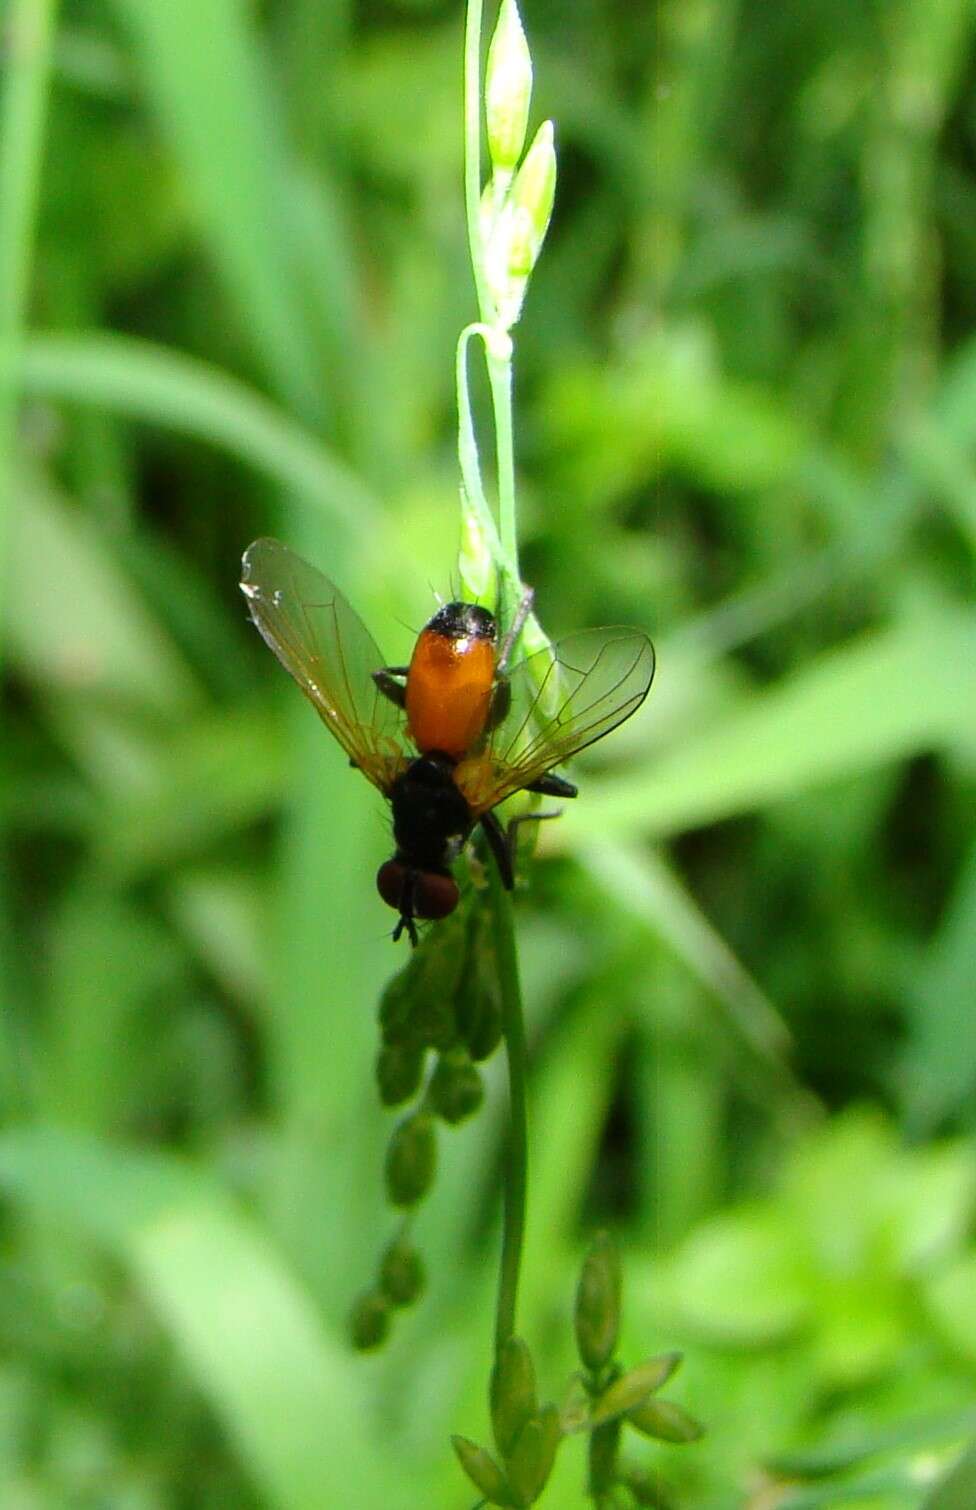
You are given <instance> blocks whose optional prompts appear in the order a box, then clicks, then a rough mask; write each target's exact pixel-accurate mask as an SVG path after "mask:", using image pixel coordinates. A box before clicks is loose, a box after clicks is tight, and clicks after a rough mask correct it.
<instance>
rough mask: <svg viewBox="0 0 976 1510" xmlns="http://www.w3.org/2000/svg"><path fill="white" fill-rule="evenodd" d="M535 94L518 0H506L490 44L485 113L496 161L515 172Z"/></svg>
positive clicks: (501, 168)
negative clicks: (531, 101)
mask: <svg viewBox="0 0 976 1510" xmlns="http://www.w3.org/2000/svg"><path fill="white" fill-rule="evenodd" d="M531 98H532V59H531V58H530V56H529V45H528V43H527V42H526V40H525V32H524V31H523V30H522V19H521V17H520V16H519V13H518V6H517V5H516V4H515V0H502V4H501V9H500V10H499V12H498V22H497V25H496V26H495V31H494V35H493V36H492V39H491V43H490V45H489V48H488V63H487V70H486V73H485V113H486V115H487V119H488V150H489V152H490V153H491V160H492V164H493V165H494V167H495V169H496V170H498V171H500V172H502V173H509V174H511V173H512V172H513V171H514V169H515V168H516V167H517V166H518V160H519V158H520V157H521V155H522V148H523V146H524V145H525V128H526V126H527V125H528V120H529V101H530V99H531Z"/></svg>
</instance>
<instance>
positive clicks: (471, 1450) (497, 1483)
mask: <svg viewBox="0 0 976 1510" xmlns="http://www.w3.org/2000/svg"><path fill="white" fill-rule="evenodd" d="M491 1423H492V1432H493V1435H494V1438H495V1447H496V1449H497V1452H498V1456H499V1458H500V1459H501V1463H499V1461H498V1459H496V1458H495V1457H493V1456H492V1454H491V1453H490V1452H488V1450H487V1449H486V1448H484V1447H479V1446H478V1444H477V1443H476V1442H471V1441H469V1440H468V1438H467V1437H458V1436H456V1437H453V1438H452V1441H453V1443H454V1451H455V1452H456V1453H457V1456H458V1461H459V1462H460V1464H461V1467H462V1468H463V1469H464V1471H465V1473H466V1474H467V1475H468V1478H469V1479H470V1480H471V1482H472V1483H473V1484H474V1486H475V1488H476V1489H477V1490H478V1491H479V1492H480V1493H481V1494H482V1495H483V1496H484V1498H485V1500H486V1501H487V1502H488V1504H489V1505H508V1506H515V1507H524V1506H528V1505H534V1504H535V1502H536V1500H537V1499H538V1498H539V1496H540V1494H541V1493H542V1491H543V1489H544V1488H545V1487H546V1484H547V1483H548V1481H549V1476H550V1474H551V1473H552V1467H553V1464H554V1462H555V1460H556V1451H557V1449H558V1447H559V1443H560V1441H561V1440H562V1436H563V1429H562V1424H561V1422H560V1418H559V1411H558V1410H557V1408H556V1406H555V1405H542V1406H540V1405H539V1401H538V1396H537V1392H536V1381H535V1367H534V1365H533V1362H532V1355H531V1353H530V1352H529V1349H528V1347H527V1345H526V1344H525V1343H524V1342H523V1341H522V1339H521V1338H520V1337H510V1338H509V1340H508V1341H507V1342H506V1343H505V1345H504V1346H503V1347H502V1348H501V1349H500V1351H499V1353H498V1357H497V1358H496V1360H495V1367H494V1369H493V1370H492V1375H491Z"/></svg>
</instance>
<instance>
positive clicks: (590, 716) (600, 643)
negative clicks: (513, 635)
mask: <svg viewBox="0 0 976 1510" xmlns="http://www.w3.org/2000/svg"><path fill="white" fill-rule="evenodd" d="M653 677H654V647H653V645H652V644H651V642H650V640H649V639H648V638H647V635H646V634H642V633H641V632H640V630H637V629H628V628H619V629H618V628H612V629H585V630H583V631H581V632H580V633H579V634H571V635H568V636H567V637H566V638H565V639H563V640H559V641H558V642H557V644H555V645H554V646H553V647H552V648H551V649H546V650H540V651H538V652H537V653H536V654H535V655H532V656H529V658H528V659H527V660H524V661H521V662H520V663H519V665H517V666H516V667H515V670H514V671H513V672H512V673H511V675H510V677H509V689H510V694H511V702H510V705H509V708H508V710H507V712H506V714H505V716H504V718H502V720H501V721H500V723H499V725H498V727H497V728H496V729H495V730H494V731H493V733H492V735H491V738H490V741H489V747H488V749H487V751H486V752H485V753H484V755H482V756H473V757H471V759H470V760H469V761H467V762H463V763H462V765H461V766H460V767H459V769H458V774H457V780H458V785H459V786H461V788H462V790H463V791H464V793H465V796H466V797H467V799H468V801H469V803H470V804H471V807H472V810H473V811H474V812H476V813H483V812H486V811H487V810H488V809H489V808H492V807H494V806H495V805H496V804H497V803H499V802H502V801H503V800H504V799H505V798H506V797H510V796H511V795H512V793H513V792H517V791H519V790H521V788H523V787H526V786H531V784H532V783H533V782H534V781H537V780H538V779H539V777H540V776H543V775H545V773H546V772H547V771H550V770H552V768H553V767H554V766H557V765H560V764H561V763H562V762H563V761H564V760H568V759H569V758H570V756H572V755H576V754H578V753H579V751H580V750H583V749H585V748H586V746H587V745H591V744H593V743H594V741H595V740H597V739H602V738H603V735H604V734H609V733H610V730H611V729H615V728H616V727H617V725H618V724H622V723H623V722H624V720H625V719H627V718H629V717H630V715H631V714H632V713H635V712H636V711H637V709H638V708H639V707H640V705H641V703H642V702H643V701H644V699H645V697H646V696H647V694H648V691H649V690H650V686H651V682H652V680H653Z"/></svg>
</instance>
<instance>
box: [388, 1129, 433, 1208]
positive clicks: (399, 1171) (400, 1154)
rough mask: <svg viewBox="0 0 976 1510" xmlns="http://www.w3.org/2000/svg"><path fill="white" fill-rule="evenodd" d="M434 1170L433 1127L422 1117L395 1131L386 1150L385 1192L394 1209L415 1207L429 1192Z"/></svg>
mask: <svg viewBox="0 0 976 1510" xmlns="http://www.w3.org/2000/svg"><path fill="white" fill-rule="evenodd" d="M436 1167H437V1139H436V1137H435V1134H434V1123H433V1121H432V1119H431V1118H430V1117H428V1116H425V1115H423V1113H419V1112H418V1113H416V1114H415V1115H414V1116H412V1117H407V1118H406V1119H405V1120H404V1121H403V1122H401V1123H400V1125H399V1127H396V1128H394V1130H393V1136H392V1138H391V1139H390V1143H389V1147H388V1148H387V1150H386V1191H387V1195H388V1196H389V1198H390V1201H391V1203H392V1204H393V1205H394V1206H415V1205H416V1204H417V1202H418V1201H420V1200H422V1199H423V1197H424V1196H425V1195H426V1194H427V1191H428V1190H429V1189H430V1186H431V1183H432V1181H433V1178H434V1171H435V1169H436Z"/></svg>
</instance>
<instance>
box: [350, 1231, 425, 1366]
mask: <svg viewBox="0 0 976 1510" xmlns="http://www.w3.org/2000/svg"><path fill="white" fill-rule="evenodd" d="M424 1283H425V1275H424V1265H423V1260H422V1259H421V1257H420V1254H419V1253H418V1252H417V1250H416V1248H415V1247H414V1246H413V1244H412V1243H411V1241H410V1238H409V1235H408V1233H407V1230H406V1226H404V1228H403V1230H402V1231H401V1232H400V1233H399V1235H398V1236H397V1237H395V1238H394V1239H393V1241H392V1242H391V1243H390V1244H389V1246H388V1247H387V1248H386V1250H385V1252H384V1253H383V1255H382V1257H381V1259H380V1267H379V1275H378V1278H377V1281H376V1284H375V1285H374V1286H373V1287H372V1289H369V1290H364V1291H363V1293H362V1294H361V1295H360V1296H359V1297H358V1298H357V1300H356V1301H355V1303H354V1304H353V1307H352V1310H351V1311H350V1314H349V1337H350V1341H351V1342H352V1345H353V1347H354V1348H355V1349H356V1351H357V1352H360V1353H369V1352H373V1351H374V1350H375V1349H376V1348H378V1347H382V1345H383V1343H384V1342H385V1341H386V1339H387V1336H388V1335H389V1331H390V1323H391V1321H392V1318H393V1312H394V1311H395V1310H399V1309H402V1308H403V1307H406V1306H412V1305H413V1304H414V1302H415V1301H416V1300H418V1299H419V1298H420V1296H421V1295H422V1294H423V1289H424Z"/></svg>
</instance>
